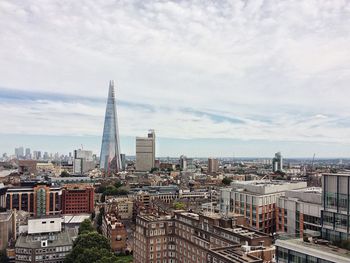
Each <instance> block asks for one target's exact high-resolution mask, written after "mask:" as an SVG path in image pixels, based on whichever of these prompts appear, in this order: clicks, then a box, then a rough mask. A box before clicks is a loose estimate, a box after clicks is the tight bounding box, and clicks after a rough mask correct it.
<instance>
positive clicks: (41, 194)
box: [5, 182, 62, 216]
mask: <svg viewBox="0 0 350 263" xmlns="http://www.w3.org/2000/svg"><path fill="white" fill-rule="evenodd" d="M61 195H62V190H61V187H58V186H51V185H50V184H49V183H32V182H30V183H27V184H22V185H21V186H19V187H10V188H8V189H7V190H6V194H5V200H6V204H5V207H6V209H8V210H12V209H17V210H24V211H27V212H29V213H30V215H32V216H42V215H55V214H59V213H60V212H61Z"/></svg>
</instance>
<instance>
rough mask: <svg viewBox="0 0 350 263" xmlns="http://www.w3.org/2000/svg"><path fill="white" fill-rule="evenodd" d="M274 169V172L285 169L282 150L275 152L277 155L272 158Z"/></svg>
mask: <svg viewBox="0 0 350 263" xmlns="http://www.w3.org/2000/svg"><path fill="white" fill-rule="evenodd" d="M272 171H273V172H274V173H275V172H277V171H278V172H282V171H283V157H282V154H281V153H280V152H278V153H275V157H274V158H273V159H272Z"/></svg>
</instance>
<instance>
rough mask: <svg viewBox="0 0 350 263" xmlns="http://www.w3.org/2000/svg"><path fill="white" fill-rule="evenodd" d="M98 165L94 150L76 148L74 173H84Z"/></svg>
mask: <svg viewBox="0 0 350 263" xmlns="http://www.w3.org/2000/svg"><path fill="white" fill-rule="evenodd" d="M95 166H96V163H95V161H94V160H93V157H92V151H86V150H81V149H79V150H74V159H73V173H75V174H84V173H86V172H88V171H90V170H92V169H94V168H95Z"/></svg>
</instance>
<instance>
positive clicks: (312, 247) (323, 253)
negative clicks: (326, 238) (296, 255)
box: [276, 238, 350, 263]
mask: <svg viewBox="0 0 350 263" xmlns="http://www.w3.org/2000/svg"><path fill="white" fill-rule="evenodd" d="M276 246H277V247H283V248H287V249H290V250H294V251H297V252H300V253H304V254H308V255H311V256H314V257H318V258H322V259H326V260H329V261H332V262H337V263H348V262H350V251H349V250H346V249H341V248H338V247H335V246H330V245H323V244H320V243H317V244H316V243H315V242H312V241H311V242H305V241H303V239H301V238H297V239H288V240H282V239H278V240H276Z"/></svg>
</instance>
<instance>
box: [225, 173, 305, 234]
mask: <svg viewBox="0 0 350 263" xmlns="http://www.w3.org/2000/svg"><path fill="white" fill-rule="evenodd" d="M306 187H307V183H306V182H288V181H270V180H258V181H234V182H232V183H231V187H230V188H223V189H221V191H220V211H221V213H223V214H226V215H228V214H230V213H236V214H241V215H244V217H245V218H246V221H247V224H248V225H249V226H250V227H253V228H255V229H257V230H259V231H262V232H265V233H274V232H276V202H277V199H278V198H279V197H281V196H284V194H285V191H288V190H294V189H302V188H306Z"/></svg>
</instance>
